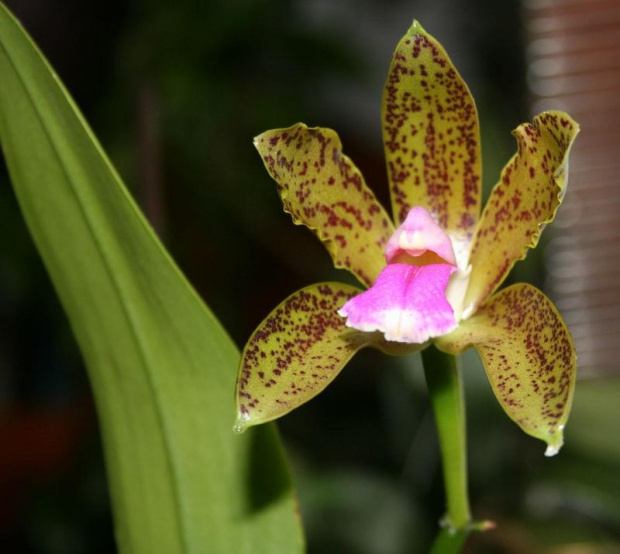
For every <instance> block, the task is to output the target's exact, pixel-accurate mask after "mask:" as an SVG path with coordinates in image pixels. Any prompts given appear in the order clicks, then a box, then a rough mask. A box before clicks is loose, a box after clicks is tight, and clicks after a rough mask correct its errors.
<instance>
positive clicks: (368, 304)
mask: <svg viewBox="0 0 620 554" xmlns="http://www.w3.org/2000/svg"><path fill="white" fill-rule="evenodd" d="M382 122H383V137H384V144H385V153H386V159H387V167H388V178H389V184H390V195H391V200H392V210H393V213H394V219H395V221H396V223H397V225H398V227H397V228H396V229H395V228H394V225H393V223H392V221H391V220H390V218H389V216H388V215H387V213H386V212H385V210H384V209H383V207H382V206H381V205H380V204H379V202H378V201H377V200H376V198H375V196H374V194H373V193H372V191H371V190H370V189H369V188H368V187H367V186H366V184H365V183H364V180H363V177H362V175H361V173H360V172H359V170H358V169H357V168H356V167H355V165H354V164H353V162H352V161H351V160H350V159H349V158H348V157H346V156H345V155H344V154H343V153H342V145H341V143H340V139H339V138H338V136H337V135H336V133H335V132H334V131H331V130H329V129H323V128H308V127H306V126H305V125H303V124H297V125H294V126H292V127H290V128H288V129H275V130H272V131H267V132H265V133H263V134H262V135H260V136H259V137H257V138H256V139H255V146H256V147H257V149H258V151H259V153H260V154H261V156H262V158H263V161H264V163H265V166H266V168H267V170H268V172H269V173H270V175H271V177H272V178H273V179H274V180H275V181H276V183H277V184H278V191H279V193H280V196H281V199H282V202H283V204H284V209H285V211H287V212H288V213H290V214H291V216H292V218H293V221H294V223H296V224H303V225H306V226H307V227H309V228H310V229H311V230H312V231H314V232H315V233H316V234H317V236H318V237H319V239H320V240H322V241H323V242H324V244H325V246H326V248H327V250H328V251H329V253H330V254H331V256H332V258H333V261H334V265H335V266H336V267H339V268H344V269H347V270H349V271H350V272H351V273H353V275H355V277H357V278H358V280H359V281H360V282H361V283H362V284H363V285H365V286H366V287H368V288H367V290H366V291H362V290H360V289H359V288H357V287H353V286H350V285H345V284H343V283H336V282H329V283H318V284H315V285H310V286H308V287H305V288H303V289H302V290H300V291H297V292H295V293H293V294H292V295H291V296H289V297H288V298H287V299H286V300H284V302H282V303H281V304H280V305H279V306H278V307H277V308H276V309H275V310H273V312H272V313H271V314H269V315H268V316H267V318H266V319H265V320H264V321H263V322H262V323H261V324H260V325H259V326H258V328H257V329H256V331H255V332H254V333H253V334H252V336H251V337H250V340H249V341H248V343H247V344H246V346H245V349H244V351H243V354H242V359H241V364H240V369H239V377H238V379H237V391H236V396H237V415H238V419H237V423H236V425H235V429H236V430H237V431H243V430H244V429H245V428H247V427H248V426H250V425H256V424H260V423H264V422H267V421H271V420H273V419H276V418H278V417H280V416H282V415H284V414H286V413H288V412H290V411H291V410H293V409H295V408H297V407H298V406H300V405H301V404H303V403H305V402H307V401H308V400H310V399H311V398H312V397H314V396H316V395H317V394H318V393H319V392H321V391H322V390H323V389H324V388H325V387H326V386H327V385H328V384H329V383H330V382H331V381H332V380H333V379H334V378H335V377H336V376H337V375H338V373H339V372H340V371H341V370H342V369H343V368H344V366H345V365H346V363H347V362H348V361H349V359H350V358H351V357H352V356H353V355H354V354H355V353H356V352H357V351H358V350H360V349H361V348H365V347H369V346H370V347H374V348H378V349H381V350H382V351H384V352H386V353H388V354H407V353H411V352H415V351H416V350H421V349H423V348H425V347H426V346H427V345H428V344H429V342H430V341H432V342H434V343H435V345H436V346H437V347H438V348H440V349H441V350H443V351H444V352H447V353H450V354H458V353H461V352H463V351H464V350H466V349H467V348H469V347H470V346H474V347H475V348H476V350H477V351H478V353H479V354H480V357H481V359H482V361H483V365H484V367H485V370H486V373H487V376H488V378H489V381H490V383H491V386H492V388H493V391H494V393H495V395H496V397H497V399H498V401H499V402H500V404H501V406H502V408H503V409H504V410H505V412H506V413H507V414H508V416H509V417H510V418H511V419H513V420H514V421H515V422H516V423H517V424H518V425H519V426H520V427H521V428H522V429H523V430H524V431H525V432H526V433H528V434H530V435H532V436H534V437H537V438H539V439H541V440H543V441H545V442H546V443H547V445H548V446H547V452H546V454H547V455H553V454H555V453H556V452H557V451H558V450H559V448H560V447H561V445H562V442H563V429H564V425H565V424H566V420H567V418H568V414H569V412H570V406H571V402H572V395H573V390H574V383H575V375H576V355H575V350H574V346H573V343H572V339H571V337H570V333H569V331H568V329H567V328H566V325H565V323H564V321H563V320H562V318H561V316H560V314H559V313H558V312H557V310H556V308H555V306H554V305H553V304H552V303H551V301H550V300H549V299H548V298H547V297H546V296H545V295H544V294H543V293H542V292H540V291H539V290H538V289H536V288H535V287H533V286H531V285H528V284H525V283H519V284H516V285H512V286H511V287H508V288H506V289H504V290H502V291H500V292H495V291H496V290H497V289H498V287H499V286H500V285H501V283H502V282H503V281H504V279H505V277H506V276H507V275H508V273H509V271H510V269H511V267H512V266H513V265H514V263H516V261H518V260H519V259H522V258H524V257H525V254H526V251H527V249H528V248H532V247H534V246H536V244H537V242H538V239H539V236H540V233H541V232H542V230H543V228H544V226H545V225H546V224H547V223H549V222H551V221H552V220H553V219H554V217H555V213H556V211H557V209H558V207H559V205H560V203H561V200H562V198H563V196H564V193H565V190H566V185H567V180H566V173H567V168H568V154H569V151H570V148H571V145H572V142H573V140H574V138H575V136H576V134H577V132H578V126H577V124H576V123H575V122H574V121H573V120H572V119H571V118H570V117H569V116H568V115H566V114H564V113H562V112H546V113H543V114H541V115H539V116H537V117H535V118H534V123H533V124H523V125H521V126H519V127H518V128H517V129H516V130H515V131H514V135H515V136H516V138H517V144H518V150H517V153H516V154H515V155H514V156H513V158H512V159H511V160H510V161H509V162H508V164H507V165H506V166H505V168H504V170H503V171H502V174H501V177H500V180H499V182H498V184H497V185H496V186H495V188H494V190H493V192H492V194H491V196H490V198H489V201H488V203H487V205H486V207H485V209H484V211H483V213H482V214H480V171H481V169H480V151H479V142H480V141H479V131H478V117H477V113H476V108H475V105H474V102H473V99H472V98H471V95H470V93H469V90H468V88H467V86H466V85H465V83H464V82H463V81H462V79H461V77H460V76H459V74H458V73H457V71H456V70H455V69H454V67H453V65H452V63H451V62H450V59H449V58H448V56H447V54H446V53H445V51H444V50H443V48H442V47H441V45H440V44H439V43H438V42H437V41H436V40H435V39H434V38H433V37H431V36H430V35H428V34H427V33H426V32H425V31H424V29H422V27H421V26H420V25H419V24H418V23H417V22H414V24H413V25H412V27H411V28H410V30H409V32H408V33H407V34H406V35H405V36H404V37H403V39H402V40H401V41H400V43H399V44H398V46H397V48H396V51H395V53H394V57H393V59H392V64H391V66H390V70H389V73H388V78H387V82H386V86H385V92H384V96H383V110H382Z"/></svg>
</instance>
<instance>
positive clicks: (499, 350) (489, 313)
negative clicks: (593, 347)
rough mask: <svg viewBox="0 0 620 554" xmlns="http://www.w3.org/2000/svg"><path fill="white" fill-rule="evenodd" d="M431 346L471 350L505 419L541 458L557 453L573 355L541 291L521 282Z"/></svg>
mask: <svg viewBox="0 0 620 554" xmlns="http://www.w3.org/2000/svg"><path fill="white" fill-rule="evenodd" d="M435 344H436V346H437V347H438V348H439V349H441V350H443V351H444V352H446V353H449V354H460V353H461V352H463V351H464V350H466V349H468V348H469V347H470V346H473V347H474V348H476V350H477V351H478V353H479V354H480V357H481V359H482V362H483V365H484V368H485V371H486V374H487V377H488V379H489V382H490V383H491V387H492V388H493V392H494V394H495V396H496V398H497V400H498V401H499V403H500V405H501V406H502V408H503V409H504V411H505V412H506V414H507V415H508V416H509V417H510V418H511V419H512V420H513V421H515V423H517V425H519V427H521V429H522V430H523V431H525V433H527V434H528V435H531V436H533V437H536V438H538V439H541V440H543V441H545V442H546V443H547V451H546V455H553V454H556V453H557V452H558V451H559V449H560V447H561V446H562V443H563V430H564V426H565V424H566V421H567V419H568V415H569V413H570V408H571V404H572V399H573V393H574V389H575V379H576V373H577V355H576V352H575V346H574V344H573V340H572V338H571V335H570V332H569V330H568V327H567V326H566V323H565V322H564V320H563V319H562V316H561V315H560V313H559V312H558V310H557V308H556V307H555V306H554V304H553V303H552V302H551V300H549V299H548V298H547V297H546V296H545V295H544V294H543V293H542V292H541V291H540V290H538V289H537V288H536V287H533V286H532V285H528V284H525V283H518V284H516V285H512V286H511V287H508V288H506V289H503V290H502V291H500V292H499V293H497V294H495V295H494V296H492V297H491V298H490V299H489V300H488V301H487V302H486V303H485V304H484V305H483V306H482V307H481V308H480V309H479V310H478V311H477V312H476V313H475V314H474V315H473V316H472V317H470V318H469V319H467V320H465V321H462V322H461V324H460V325H459V327H458V328H457V329H456V330H454V331H453V332H452V333H450V334H448V335H446V336H443V337H440V338H439V339H437V340H436V341H435Z"/></svg>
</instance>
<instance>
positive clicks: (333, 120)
mask: <svg viewBox="0 0 620 554" xmlns="http://www.w3.org/2000/svg"><path fill="white" fill-rule="evenodd" d="M6 3H7V5H8V6H9V8H10V9H12V10H13V11H14V13H15V14H16V15H17V16H18V17H19V18H20V19H21V21H22V23H23V24H24V25H25V27H26V28H27V30H28V31H29V32H30V33H31V35H32V36H33V38H34V39H35V40H36V41H37V43H38V44H39V46H40V47H41V48H42V50H43V52H44V53H45V54H46V56H47V57H48V58H49V60H50V61H51V63H52V65H53V66H54V68H55V69H56V70H57V72H58V73H59V75H60V76H61V78H62V79H63V81H64V82H65V84H66V85H67V87H68V89H69V90H70V91H71V93H72V94H73V96H74V98H75V100H76V102H77V103H78V105H79V106H80V107H81V109H82V110H83V112H84V113H85V115H86V117H87V119H88V121H89V122H90V124H91V125H92V127H93V128H94V130H95V132H96V134H97V135H98V137H99V138H100V140H101V142H102V143H103V145H104V147H105V148H106V149H107V151H108V153H109V154H110V156H111V158H112V160H113V161H114V163H115V164H116V167H117V168H118V170H119V171H120V173H121V175H123V177H124V179H125V181H126V183H127V184H128V186H129V187H130V189H131V190H132V191H133V193H134V195H135V196H136V198H137V199H138V201H139V203H140V204H141V206H142V207H143V209H144V210H145V212H146V214H147V217H148V218H149V220H150V221H151V223H152V224H153V226H154V227H155V228H156V230H157V232H158V233H159V235H160V236H161V237H162V238H163V240H164V242H165V244H166V245H167V247H168V248H169V250H170V251H171V253H172V255H173V257H174V258H175V259H176V260H177V262H178V263H179V265H180V266H181V268H182V269H183V270H184V271H185V273H186V274H187V276H188V277H189V280H190V281H191V282H192V283H193V285H194V286H195V287H196V288H197V290H198V291H199V293H200V294H201V295H202V297H203V298H204V299H205V301H206V302H207V303H208V304H209V306H210V307H211V308H212V309H213V311H214V312H215V314H216V315H217V316H218V317H219V318H220V320H221V321H222V323H223V324H224V325H225V327H226V328H227V329H228V331H229V333H230V334H231V336H232V337H233V339H234V340H235V341H236V343H237V344H238V345H239V347H242V346H243V344H244V343H245V340H246V339H247V337H248V336H249V334H250V333H251V332H252V330H253V329H254V327H255V326H256V325H257V324H258V323H259V322H260V321H261V320H262V318H263V317H264V316H265V315H266V314H267V313H268V312H269V311H270V310H271V309H272V308H273V307H274V306H275V305H276V304H277V303H279V302H280V301H281V300H282V299H283V298H285V297H286V296H287V295H288V294H290V293H291V292H293V291H294V290H296V289H298V288H300V287H302V286H304V285H306V284H309V283H312V282H316V281H319V280H328V279H330V278H333V279H339V280H340V279H345V280H346V279H348V277H347V276H346V275H344V274H343V273H342V272H338V271H336V270H335V269H333V267H332V266H331V262H330V259H329V256H328V255H327V253H326V252H325V251H324V250H323V247H322V246H321V245H320V244H319V242H318V241H317V240H316V239H315V238H314V237H313V236H312V235H311V233H309V232H308V231H307V230H306V229H304V228H300V227H295V226H293V225H292V224H291V221H290V217H289V216H288V215H286V214H284V213H283V212H282V210H281V205H280V202H279V199H278V197H277V194H276V190H275V184H274V183H273V182H271V181H270V179H269V178H268V176H267V173H266V171H265V170H264V168H263V166H262V163H261V161H260V158H259V157H258V155H257V154H256V152H255V151H254V148H253V146H252V137H254V136H255V135H257V134H258V133H260V132H261V131H263V130H266V129H268V128H273V127H283V126H288V125H291V124H293V123H295V122H297V121H304V122H305V123H307V124H309V125H320V126H326V127H332V128H334V129H336V130H338V132H339V134H340V136H341V138H342V141H343V144H344V149H345V152H346V153H347V154H348V155H349V156H350V157H352V158H353V160H355V162H356V163H357V165H358V166H359V167H360V168H361V170H362V172H363V173H364V175H365V177H366V180H367V182H368V183H369V184H370V186H371V187H372V188H373V189H374V190H375V191H376V193H377V194H378V196H379V198H380V199H381V200H382V201H384V203H385V204H386V205H387V202H388V197H387V181H386V175H385V168H384V162H383V153H382V143H381V127H380V102H381V94H382V90H383V82H384V79H385V75H386V74H387V68H388V65H389V61H390V59H391V54H392V50H393V48H394V47H395V45H396V43H397V41H398V40H399V38H400V37H401V36H402V35H403V34H404V32H405V31H406V29H407V28H408V26H409V25H410V23H411V20H412V19H413V18H414V17H415V18H416V19H418V20H420V21H421V22H422V24H423V25H424V27H425V28H426V29H427V30H428V31H429V32H430V33H432V34H433V35H435V36H436V37H437V38H438V39H439V40H440V41H441V42H442V43H443V44H444V46H445V48H446V50H447V51H448V53H449V54H450V55H451V57H452V59H453V61H454V62H455V64H456V66H457V67H458V68H459V70H460V72H461V74H462V75H463V76H464V78H465V80H466V81H467V82H468V84H469V85H470V88H471V90H472V92H473V94H474V97H475V98H476V102H477V105H478V109H479V113H480V119H481V128H482V149H483V160H484V187H485V193H486V194H488V191H489V190H490V188H491V187H492V185H493V184H494V183H495V180H496V178H497V176H498V175H499V171H500V169H501V167H502V166H503V165H504V163H505V162H506V161H507V160H508V158H509V157H510V156H511V155H512V153H513V152H514V150H515V144H514V140H513V138H512V137H511V136H510V133H509V131H510V130H512V129H513V128H515V127H516V126H517V125H518V124H519V123H521V122H523V121H525V120H528V119H530V117H531V114H530V104H531V95H530V92H529V91H528V88H527V80H526V65H527V60H526V41H527V35H526V32H525V29H526V23H525V19H526V17H527V14H526V13H525V8H524V6H523V5H521V4H519V3H517V2H512V1H510V2H495V1H493V0H473V1H470V2H467V3H463V2H459V1H458V0H410V1H407V2H405V1H400V0H394V1H392V2H389V3H388V2H381V1H380V0H357V1H354V0H340V1H338V2H332V1H330V0H288V1H287V0H237V1H235V2H216V1H215V0H210V1H206V2H196V1H190V0H177V1H176V2H167V1H163V0H150V1H146V0H142V1H141V0H133V1H130V2H121V1H120V0H110V1H108V2H101V3H84V2H79V1H78V0H64V1H63V2H62V3H60V2H55V1H53V0H12V1H7V2H6ZM0 86H1V84H0ZM617 142H618V140H617V139H616V143H617ZM41 186H45V183H41ZM569 195H570V188H569ZM0 222H1V230H2V232H1V233H0V325H1V327H0V441H1V442H0V444H1V447H0V491H1V492H0V551H2V552H15V553H27V552H37V553H38V552H41V553H50V554H55V553H58V554H61V553H62V554H72V553H80V552H91V553H98V552H101V553H104V552H106V553H107V552H114V551H115V546H114V537H113V527H112V516H111V514H110V511H109V503H108V497H107V490H106V479H105V468H104V467H103V462H102V452H101V444H100V441H99V437H98V430H97V418H96V414H95V411H94V407H93V403H92V399H91V396H90V390H89V386H88V382H87V380H86V373H85V371H84V368H83V366H82V361H81V359H80V356H79V352H78V351H77V348H76V345H75V343H74V341H73V338H72V336H71V332H70V330H69V327H68V324H67V321H66V319H65V317H64V315H63V313H62V311H61V309H60V306H59V303H58V301H57V299H56V297H55V296H54V293H53V291H52V288H51V285H50V283H49V280H48V278H47V276H46V274H45V271H44V268H43V266H42V264H41V262H40V260H39V258H38V255H37V253H36V251H35V249H34V246H33V244H32V242H31V240H30V237H29V235H28V232H27V230H26V227H25V224H24V222H23V220H22V218H21V215H20V213H19V210H18V207H17V204H16V201H15V198H14V195H13V192H12V190H11V187H10V183H9V181H8V177H7V175H6V171H5V169H4V168H2V171H1V172H0ZM543 257H544V250H543V249H538V250H537V251H536V252H532V253H531V254H530V256H529V257H528V260H527V261H526V262H521V263H520V264H519V265H518V267H517V269H516V271H515V273H514V274H513V277H512V278H511V279H512V281H515V280H527V281H529V282H532V283H534V284H537V285H538V286H541V287H544V284H545V274H544V263H543V262H544V260H543ZM463 369H464V371H465V381H466V387H467V403H468V404H467V405H468V433H469V441H470V442H469V448H470V484H471V496H472V503H473V511H474V514H475V516H476V517H477V518H480V519H483V518H491V519H493V520H495V521H496V522H497V524H498V527H497V530H495V531H491V532H488V533H485V534H484V535H480V536H477V537H475V538H474V539H473V540H472V541H471V542H470V545H469V547H468V548H469V551H470V552H482V553H507V554H508V553H515V554H516V553H532V552H549V553H554V554H560V553H569V552H570V553H583V554H587V553H599V552H600V553H602V552H610V553H611V552H620V472H619V469H620V440H619V439H618V435H617V429H618V426H619V425H620V407H619V404H618V398H620V381H618V379H617V377H615V378H614V376H613V375H610V374H608V375H607V376H606V377H605V379H596V378H594V377H591V378H589V379H587V380H584V381H583V382H580V383H579V385H578V387H577V393H576V398H575V407H574V411H573V414H572V416H571V421H570V423H569V426H568V430H567V434H566V446H565V448H564V450H563V451H562V452H561V454H560V455H559V456H558V457H556V458H553V459H546V458H544V457H543V455H542V454H543V451H544V445H543V444H542V443H539V442H538V441H536V440H534V439H530V438H529V437H526V436H524V435H523V434H522V433H521V432H520V431H519V430H518V428H517V427H516V426H515V425H514V424H512V423H511V422H510V421H509V420H508V419H507V417H506V416H505V415H504V414H503V412H502V411H501V409H500V408H499V406H498V405H497V402H496V401H495V399H494V397H493V395H492V393H491V390H490V387H489V385H488V383H487V381H486V377H485V375H484V371H483V370H482V368H481V366H480V364H479V361H478V358H477V355H476V354H475V353H468V354H467V355H466V356H465V357H464V359H463ZM616 375H617V374H616ZM232 401H233V391H231V402H232ZM433 425H434V424H433V420H432V414H431V412H430V406H429V402H428V399H427V395H426V390H425V385H424V379H423V375H422V371H421V367H420V362H419V359H418V358H417V357H415V356H413V357H411V358H406V359H389V358H386V357H384V356H382V355H380V354H378V353H375V352H371V351H368V352H363V353H362V354H360V355H359V356H358V357H357V358H356V359H355V360H354V361H353V362H352V363H351V364H350V366H348V367H347V369H346V370H345V371H344V372H343V374H342V375H341V376H340V377H339V378H338V380H337V381H336V382H335V383H334V385H333V386H331V387H329V389H328V390H327V391H326V392H325V393H324V394H322V395H320V396H319V397H318V398H317V399H315V400H314V401H312V402H311V403H310V404H308V405H307V406H305V407H303V408H302V409H300V410H298V411H297V412H294V413H293V414H291V415H290V416H287V417H286V418H284V419H283V420H282V421H281V423H280V429H281V431H282V435H283V439H284V441H285V444H286V447H287V450H288V453H289V455H290V458H291V461H292V464H293V470H294V473H295V477H296V483H297V487H298V492H299V497H300V503H301V511H302V514H303V519H304V523H305V527H306V531H307V536H308V550H309V552H310V553H340V552H342V553H351V554H401V553H405V552H426V551H427V549H428V545H429V544H430V541H431V540H432V537H433V535H434V533H435V529H436V524H437V522H438V520H439V519H440V517H441V515H442V511H443V492H442V486H441V475H440V467H439V465H438V464H439V456H438V451H437V444H436V438H435V431H434V426H433ZM231 427H232V422H231ZM196 440H200V437H196Z"/></svg>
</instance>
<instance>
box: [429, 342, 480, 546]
mask: <svg viewBox="0 0 620 554" xmlns="http://www.w3.org/2000/svg"><path fill="white" fill-rule="evenodd" d="M422 361H423V363H424V374H425V376H426V383H427V386H428V391H429V395H430V398H431V403H432V406H433V412H434V414H435V422H436V425H437V433H438V435H439V447H440V450H441V460H442V466H443V478H444V485H445V490H446V503H447V511H446V515H445V519H444V524H445V526H446V528H445V529H444V530H443V531H442V533H440V536H439V537H438V540H437V543H436V545H435V548H434V549H433V552H437V553H439V552H458V551H459V550H460V546H461V545H462V543H463V540H464V539H463V536H462V535H463V534H464V533H463V532H465V535H466V534H467V531H468V529H469V528H470V527H471V510H470V508H469V495H468V491H467V442H466V436H465V402H464V397H463V383H462V379H461V375H460V372H459V371H458V367H457V363H456V358H455V357H454V356H452V355H450V354H445V353H443V352H441V351H439V350H438V349H437V348H435V347H434V346H430V347H429V348H427V349H426V350H424V351H423V352H422ZM450 536H452V537H453V539H454V540H450ZM440 542H441V543H442V544H446V545H448V544H453V545H454V549H451V548H450V549H445V548H441V549H437V548H438V547H439V546H440V545H439V543H440Z"/></svg>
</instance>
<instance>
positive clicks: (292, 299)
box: [235, 282, 423, 432]
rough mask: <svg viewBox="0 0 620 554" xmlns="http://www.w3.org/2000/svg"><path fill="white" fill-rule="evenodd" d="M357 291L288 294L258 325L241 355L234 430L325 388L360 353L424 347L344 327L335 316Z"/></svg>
mask: <svg viewBox="0 0 620 554" xmlns="http://www.w3.org/2000/svg"><path fill="white" fill-rule="evenodd" d="M360 292H361V290H360V289H358V288H356V287H353V286H351V285H345V284H343V283H335V282H325V283H318V284H314V285H310V286H308V287H304V288H303V289H301V290H298V291H297V292H295V293H293V294H292V295H290V296H289V297H288V298H286V299H285V300H284V301H283V302H282V303H281V304H280V305H279V306H278V307H276V308H275V309H274V310H273V311H272V312H271V313H270V314H269V315H268V316H267V317H266V318H265V319H264V320H263V322H262V323H261V324H260V325H259V326H258V327H257V329H256V330H255V331H254V333H253V334H252V336H251V337H250V339H249V341H248V343H247V344H246V346H245V348H244V350H243V353H242V355H241V365H240V368H239V376H238V378H237V390H236V399H237V422H236V424H235V430H236V431H238V432H242V431H244V430H245V429H246V428H247V427H249V426H251V425H258V424H260V423H265V422H267V421H271V420H273V419H276V418H279V417H281V416H283V415H285V414H287V413H289V412H290V411H292V410H293V409H295V408H297V407H299V406H301V405H302V404H304V403H305V402H307V401H308V400H310V399H311V398H313V397H314V396H316V395H317V394H319V393H320V392H321V391H322V390H323V389H324V388H325V387H326V386H327V385H329V384H330V383H331V382H332V381H333V380H334V379H335V378H336V376H337V375H338V374H339V373H340V371H341V370H342V369H343V368H344V366H345V365H346V364H347V362H348V361H349V360H350V359H351V358H352V357H353V356H354V355H355V353H356V352H358V351H359V350H360V349H362V348H365V347H374V348H377V349H379V350H381V351H383V352H385V353H388V354H394V355H402V354H407V353H411V352H415V351H416V350H419V349H420V348H423V345H410V344H402V343H397V342H389V341H386V340H385V338H384V336H383V335H382V334H381V333H363V332H360V331H357V330H355V329H350V328H349V327H347V326H346V325H345V320H344V319H343V318H342V317H340V316H339V315H338V313H337V311H338V310H339V309H340V308H342V306H343V305H344V304H345V302H347V301H348V300H349V299H351V298H352V297H354V296H356V295H358V294H359V293H360Z"/></svg>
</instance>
